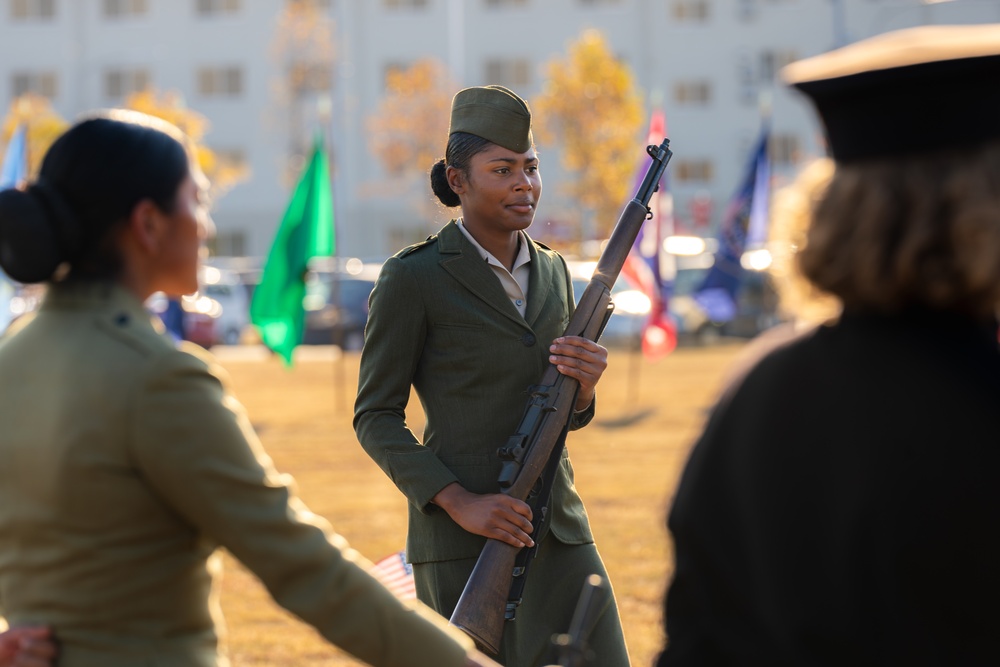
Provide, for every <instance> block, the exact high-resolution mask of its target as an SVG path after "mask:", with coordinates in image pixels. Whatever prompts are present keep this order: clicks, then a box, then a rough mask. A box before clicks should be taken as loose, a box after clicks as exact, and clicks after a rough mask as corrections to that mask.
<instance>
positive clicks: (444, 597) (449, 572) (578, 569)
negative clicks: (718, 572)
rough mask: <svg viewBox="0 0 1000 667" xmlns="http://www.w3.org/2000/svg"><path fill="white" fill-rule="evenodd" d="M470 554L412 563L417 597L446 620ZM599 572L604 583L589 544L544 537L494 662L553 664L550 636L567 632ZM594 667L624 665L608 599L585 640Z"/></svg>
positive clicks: (522, 666) (523, 666)
mask: <svg viewBox="0 0 1000 667" xmlns="http://www.w3.org/2000/svg"><path fill="white" fill-rule="evenodd" d="M476 560H477V559H475V558H464V559H460V560H448V561H438V562H431V563H415V564H414V565H413V576H414V579H415V582H416V587H417V597H418V598H419V599H420V601H421V602H423V603H425V604H427V605H429V606H430V607H432V608H433V609H434V610H435V611H437V612H438V613H439V614H441V615H442V616H444V617H445V618H449V617H451V613H452V611H454V609H455V605H457V604H458V599H459V597H461V595H462V590H463V589H464V588H465V582H466V581H468V580H469V575H470V574H472V568H473V567H475V565H476ZM591 574H599V575H600V576H601V577H603V578H604V580H605V582H606V583H608V586H609V591H610V582H609V581H608V574H607V571H606V570H605V569H604V562H603V561H602V560H601V556H600V554H599V553H597V547H596V546H595V545H594V544H563V543H562V542H560V541H559V540H557V539H553V538H552V537H551V536H549V539H546V540H544V541H543V542H542V546H541V548H540V549H539V551H538V555H537V556H536V557H535V559H534V562H532V563H531V565H530V567H529V568H528V580H527V582H526V584H525V587H524V596H523V601H522V602H521V605H520V606H519V607H518V608H517V615H516V618H515V619H514V621H508V622H507V623H506V624H505V626H504V632H503V639H502V641H501V645H500V654H499V656H498V657H497V662H499V663H500V664H502V665H505V666H506V667H541V666H542V665H549V664H552V663H554V661H555V660H556V658H557V653H556V652H555V649H554V648H553V646H552V636H553V635H556V634H559V633H562V632H566V631H568V630H569V624H570V621H571V620H572V618H573V611H574V609H575V608H576V604H577V602H578V601H579V598H580V590H581V589H582V588H583V583H584V580H585V579H586V578H587V577H588V576H589V575H591ZM588 643H589V645H590V648H591V650H592V651H593V652H594V656H595V657H594V658H593V660H592V661H591V662H590V663H589V664H590V665H593V666H594V667H598V666H599V667H629V659H628V650H627V649H626V648H625V636H624V634H623V633H622V625H621V619H620V618H619V617H618V607H617V606H616V604H615V601H614V595H612V596H611V603H610V604H609V605H608V608H607V609H606V610H605V612H604V615H603V616H602V617H601V619H600V620H599V621H598V622H597V624H596V626H595V627H594V630H593V632H592V633H591V635H590V638H589V642H588Z"/></svg>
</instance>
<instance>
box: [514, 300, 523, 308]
mask: <svg viewBox="0 0 1000 667" xmlns="http://www.w3.org/2000/svg"><path fill="white" fill-rule="evenodd" d="M514 303H515V304H517V305H518V306H520V305H521V304H522V303H524V301H522V300H521V299H518V300H517V301H515V302H514Z"/></svg>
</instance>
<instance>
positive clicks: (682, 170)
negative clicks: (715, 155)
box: [671, 159, 714, 183]
mask: <svg viewBox="0 0 1000 667" xmlns="http://www.w3.org/2000/svg"><path fill="white" fill-rule="evenodd" d="M671 170H672V171H671V175H672V176H673V177H674V178H675V179H676V180H677V182H678V183H708V182H710V181H711V180H712V175H713V172H714V170H713V169H712V161H711V160H695V159H687V160H678V161H677V164H676V165H671Z"/></svg>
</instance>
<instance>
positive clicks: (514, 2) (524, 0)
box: [485, 0, 528, 9]
mask: <svg viewBox="0 0 1000 667" xmlns="http://www.w3.org/2000/svg"><path fill="white" fill-rule="evenodd" d="M485 2H486V8H487V9H507V8H513V7H527V6H528V0H485Z"/></svg>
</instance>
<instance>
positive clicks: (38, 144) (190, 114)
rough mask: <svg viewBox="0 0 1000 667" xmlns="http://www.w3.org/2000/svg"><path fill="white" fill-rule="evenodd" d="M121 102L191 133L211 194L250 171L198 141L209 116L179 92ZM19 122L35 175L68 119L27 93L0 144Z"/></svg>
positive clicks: (148, 93)
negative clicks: (25, 136)
mask: <svg viewBox="0 0 1000 667" xmlns="http://www.w3.org/2000/svg"><path fill="white" fill-rule="evenodd" d="M124 106H125V107H126V108H128V109H134V110H136V111H141V112H143V113H146V114H149V115H150V116H156V117H158V118H162V119H164V120H166V121H169V122H171V123H173V124H174V125H176V126H177V127H179V128H180V129H181V131H183V132H184V133H185V134H186V135H187V136H188V137H190V138H191V141H192V142H193V143H194V150H195V154H196V156H197V159H198V164H199V166H200V167H201V169H202V171H204V172H205V175H206V176H207V177H208V178H209V180H210V181H211V183H212V193H213V194H215V195H218V194H220V193H222V192H225V191H226V190H228V189H229V188H231V187H232V186H233V185H235V184H236V183H238V182H240V181H242V180H244V179H245V178H247V176H248V175H249V169H247V167H246V165H244V164H235V163H233V162H231V161H228V160H225V159H222V158H220V157H219V156H218V155H216V153H215V152H214V151H213V150H212V149H210V148H208V147H207V146H205V145H204V144H202V143H201V141H202V139H203V138H204V136H205V133H206V132H207V131H208V125H209V124H208V120H207V119H206V118H205V117H204V116H203V115H201V114H200V113H198V112H196V111H193V110H191V109H189V108H187V106H185V104H184V100H183V98H182V97H181V96H180V95H179V94H177V93H173V92H168V93H164V94H163V95H157V93H156V92H154V91H151V90H147V91H143V92H140V93H134V94H132V95H130V96H129V97H128V98H127V99H126V100H125V104H124ZM21 125H24V126H25V127H26V128H27V137H28V142H27V143H28V178H29V179H34V178H35V177H36V176H37V175H38V169H39V167H41V164H42V158H43V157H44V156H45V152H46V151H48V150H49V146H51V145H52V142H54V141H55V140H56V138H58V137H59V135H60V134H62V133H63V132H64V131H65V130H66V128H67V127H68V126H69V123H67V122H66V121H65V120H64V119H63V117H62V116H60V115H59V114H58V113H57V112H56V111H55V110H54V109H53V108H52V103H51V102H50V101H49V100H48V99H47V98H45V97H42V96H40V95H35V94H32V93H26V94H24V95H21V96H20V97H18V98H16V99H15V100H14V101H13V102H11V105H10V109H9V110H8V112H7V115H6V117H5V118H4V120H3V125H2V130H0V144H2V145H3V146H4V147H6V145H7V143H8V142H9V141H10V138H11V136H12V135H13V134H14V131H15V130H16V129H17V128H18V127H19V126H21ZM0 155H2V152H0Z"/></svg>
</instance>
